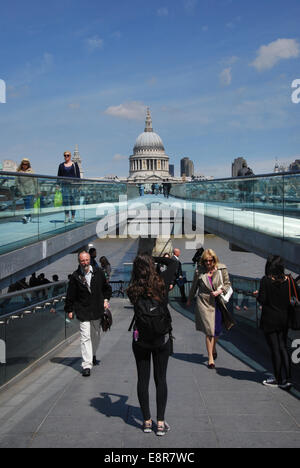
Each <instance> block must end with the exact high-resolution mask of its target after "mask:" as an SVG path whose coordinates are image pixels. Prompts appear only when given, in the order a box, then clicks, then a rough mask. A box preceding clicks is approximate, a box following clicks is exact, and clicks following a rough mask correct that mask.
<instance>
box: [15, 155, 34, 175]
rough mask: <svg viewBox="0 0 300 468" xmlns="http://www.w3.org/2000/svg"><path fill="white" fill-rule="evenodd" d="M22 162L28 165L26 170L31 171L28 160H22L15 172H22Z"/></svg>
mask: <svg viewBox="0 0 300 468" xmlns="http://www.w3.org/2000/svg"><path fill="white" fill-rule="evenodd" d="M23 162H27V163H28V169H31V164H30V161H29V159H27V158H23V159H22V161H21V164H20V165H19V167H18V169H17V172H23V170H22V164H23Z"/></svg>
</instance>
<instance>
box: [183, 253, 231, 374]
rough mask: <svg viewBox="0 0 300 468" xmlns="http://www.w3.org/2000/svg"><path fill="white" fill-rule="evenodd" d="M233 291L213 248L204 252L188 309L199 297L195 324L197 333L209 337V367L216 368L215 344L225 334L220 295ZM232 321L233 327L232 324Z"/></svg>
mask: <svg viewBox="0 0 300 468" xmlns="http://www.w3.org/2000/svg"><path fill="white" fill-rule="evenodd" d="M230 288H231V284H230V280H229V274H228V271H227V268H226V265H224V264H222V263H220V261H219V259H218V257H217V255H216V253H215V252H214V250H212V249H206V250H204V252H203V254H202V256H201V259H200V263H199V264H198V268H197V269H196V271H195V274H194V280H193V284H192V287H191V290H190V294H189V298H188V302H187V306H190V305H191V301H192V299H193V298H194V297H195V295H196V294H197V299H196V308H195V321H196V330H198V331H202V332H203V333H205V335H206V348H207V352H208V368H209V369H215V360H216V359H217V356H218V354H217V349H216V345H217V342H218V339H219V337H220V335H221V332H222V326H223V319H222V312H221V307H220V305H219V303H218V296H220V295H221V294H227V293H228V292H229V290H230ZM233 324H234V323H233V321H232V325H233Z"/></svg>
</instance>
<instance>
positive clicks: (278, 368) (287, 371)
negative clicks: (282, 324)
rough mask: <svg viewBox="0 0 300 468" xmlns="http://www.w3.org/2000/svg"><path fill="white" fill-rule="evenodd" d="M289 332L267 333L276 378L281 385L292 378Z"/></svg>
mask: <svg viewBox="0 0 300 468" xmlns="http://www.w3.org/2000/svg"><path fill="white" fill-rule="evenodd" d="M287 334H288V331H276V332H273V333H265V337H266V340H267V343H268V345H269V348H270V350H271V355H272V362H273V368H274V376H275V379H276V380H277V382H278V383H279V384H281V383H283V382H284V380H289V379H290V378H291V358H290V355H289V352H288V348H287Z"/></svg>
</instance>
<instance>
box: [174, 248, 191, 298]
mask: <svg viewBox="0 0 300 468" xmlns="http://www.w3.org/2000/svg"><path fill="white" fill-rule="evenodd" d="M180 254H181V252H180V249H177V248H175V249H174V250H173V257H172V258H173V259H174V260H176V261H177V264H178V265H177V271H176V278H175V283H176V284H177V285H178V287H179V290H180V294H181V302H186V301H187V298H186V295H185V290H184V277H183V272H182V266H181V262H180V260H179V257H180Z"/></svg>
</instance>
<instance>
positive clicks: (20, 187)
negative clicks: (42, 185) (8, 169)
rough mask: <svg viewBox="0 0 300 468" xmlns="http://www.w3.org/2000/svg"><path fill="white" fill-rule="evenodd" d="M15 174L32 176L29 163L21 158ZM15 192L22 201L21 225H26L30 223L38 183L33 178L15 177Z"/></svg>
mask: <svg viewBox="0 0 300 468" xmlns="http://www.w3.org/2000/svg"><path fill="white" fill-rule="evenodd" d="M17 172H19V173H24V174H34V172H33V170H32V167H31V164H30V161H29V159H27V158H23V159H22V161H21V164H20V165H19V167H18V169H17ZM16 191H17V194H20V195H21V197H22V198H23V200H24V211H25V215H24V216H23V218H22V222H23V224H28V223H30V222H31V221H32V211H33V204H34V199H35V198H37V197H38V182H37V179H36V178H34V177H22V176H21V177H17V178H16Z"/></svg>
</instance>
